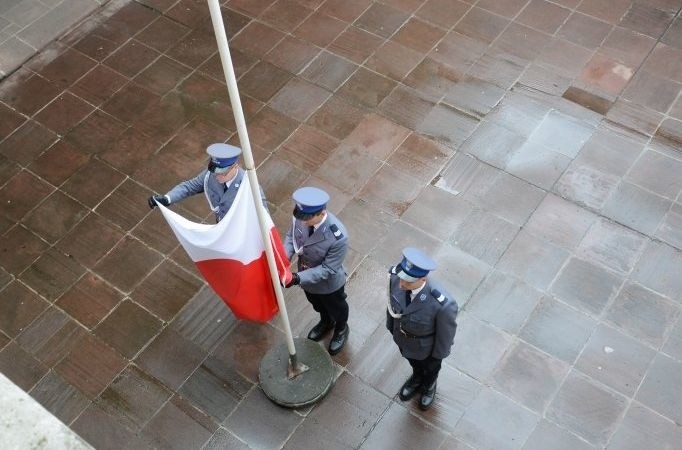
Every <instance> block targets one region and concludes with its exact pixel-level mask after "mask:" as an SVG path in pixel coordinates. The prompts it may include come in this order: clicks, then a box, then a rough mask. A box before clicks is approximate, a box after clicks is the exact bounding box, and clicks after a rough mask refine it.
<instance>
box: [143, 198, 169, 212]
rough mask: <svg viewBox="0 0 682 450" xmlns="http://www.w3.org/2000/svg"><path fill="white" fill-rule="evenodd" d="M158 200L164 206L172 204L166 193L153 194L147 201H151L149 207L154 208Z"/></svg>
mask: <svg viewBox="0 0 682 450" xmlns="http://www.w3.org/2000/svg"><path fill="white" fill-rule="evenodd" d="M156 202H159V203H160V204H162V205H163V206H169V205H170V200H169V199H168V197H166V196H165V195H152V196H151V197H149V200H147V203H149V207H150V208H152V209H154V208H155V207H156Z"/></svg>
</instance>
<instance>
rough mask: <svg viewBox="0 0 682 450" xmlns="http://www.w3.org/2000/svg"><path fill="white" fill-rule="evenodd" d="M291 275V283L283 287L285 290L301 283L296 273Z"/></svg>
mask: <svg viewBox="0 0 682 450" xmlns="http://www.w3.org/2000/svg"><path fill="white" fill-rule="evenodd" d="M291 275H293V276H292V277H291V281H290V282H288V283H287V284H285V285H284V287H285V288H289V287H291V286H294V285H297V284H300V283H301V277H299V276H298V274H297V273H296V272H294V273H292V274H291Z"/></svg>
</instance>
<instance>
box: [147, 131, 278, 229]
mask: <svg viewBox="0 0 682 450" xmlns="http://www.w3.org/2000/svg"><path fill="white" fill-rule="evenodd" d="M206 153H208V154H209V156H210V157H211V160H210V161H209V162H208V168H206V169H204V170H202V171H201V172H200V173H199V175H197V176H196V177H194V178H192V179H190V180H187V181H183V182H182V183H180V184H178V185H177V186H175V187H174V188H173V189H171V190H170V191H168V193H166V195H152V196H151V197H149V200H148V202H149V207H150V208H154V207H155V206H156V202H159V203H160V204H162V205H163V206H169V205H170V204H171V203H177V202H179V201H181V200H183V199H185V198H187V197H190V196H192V195H195V194H200V193H202V192H203V193H204V194H206V200H208V206H209V207H210V208H211V210H212V211H213V212H214V213H215V218H216V223H217V222H220V219H222V218H223V217H225V214H227V211H229V209H230V207H231V206H232V203H233V202H234V199H235V197H236V196H237V191H238V190H239V186H240V185H241V183H242V179H243V178H244V170H243V169H242V168H241V167H239V164H238V163H237V161H238V160H239V155H241V154H242V149H240V148H239V147H235V146H234V145H229V144H222V143H218V144H211V145H209V146H208V148H207V149H206ZM261 199H262V201H263V206H265V208H266V209H267V204H266V202H265V196H264V195H263V190H262V189H261Z"/></svg>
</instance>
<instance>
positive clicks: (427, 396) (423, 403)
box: [419, 381, 436, 411]
mask: <svg viewBox="0 0 682 450" xmlns="http://www.w3.org/2000/svg"><path fill="white" fill-rule="evenodd" d="M435 398H436V382H435V381H434V382H433V383H431V386H429V387H427V388H425V389H424V393H423V394H422V398H421V400H419V409H421V410H423V411H426V410H427V409H429V408H430V407H431V405H432V404H433V400H434V399H435Z"/></svg>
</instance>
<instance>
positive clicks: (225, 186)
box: [223, 183, 227, 193]
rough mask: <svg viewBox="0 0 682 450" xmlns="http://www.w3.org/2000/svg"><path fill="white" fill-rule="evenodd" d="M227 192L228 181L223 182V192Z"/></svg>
mask: <svg viewBox="0 0 682 450" xmlns="http://www.w3.org/2000/svg"><path fill="white" fill-rule="evenodd" d="M225 192H227V183H223V193H225Z"/></svg>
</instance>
